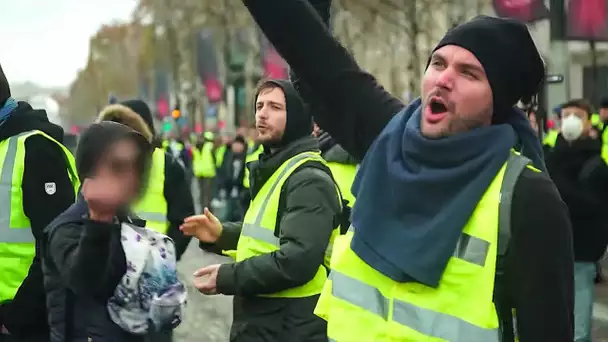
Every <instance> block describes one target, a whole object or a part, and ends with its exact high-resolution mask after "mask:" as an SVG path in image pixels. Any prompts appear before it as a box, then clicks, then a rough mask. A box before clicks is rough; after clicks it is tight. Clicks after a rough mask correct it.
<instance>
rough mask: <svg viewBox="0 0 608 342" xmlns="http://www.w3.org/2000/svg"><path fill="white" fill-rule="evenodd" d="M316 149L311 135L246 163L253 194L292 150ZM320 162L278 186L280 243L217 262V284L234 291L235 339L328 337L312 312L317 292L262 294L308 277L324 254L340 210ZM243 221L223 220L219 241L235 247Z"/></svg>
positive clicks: (227, 291)
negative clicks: (268, 249)
mask: <svg viewBox="0 0 608 342" xmlns="http://www.w3.org/2000/svg"><path fill="white" fill-rule="evenodd" d="M315 150H318V147H317V142H316V141H315V140H314V139H313V138H311V137H305V138H302V139H299V140H297V141H295V142H293V143H291V144H289V145H288V146H286V147H285V148H283V149H281V150H279V151H278V152H276V153H274V154H270V153H264V154H262V155H261V156H260V160H259V161H258V162H256V163H252V164H250V167H251V169H250V170H251V180H252V181H251V188H250V190H251V192H252V194H251V196H252V197H255V195H256V194H257V193H258V191H259V190H260V189H261V187H262V186H263V185H264V183H265V182H266V181H267V180H268V178H270V176H272V174H273V173H274V172H275V170H276V169H277V168H278V167H279V166H280V165H281V164H283V162H285V161H286V160H287V159H289V158H291V157H293V156H294V155H296V154H298V153H301V152H305V151H315ZM319 167H320V164H316V163H306V164H304V165H303V166H301V167H300V168H298V169H297V170H296V171H294V173H293V174H292V175H291V176H290V177H289V178H288V180H287V182H286V183H285V185H284V186H283V188H282V189H281V197H280V202H279V211H278V213H277V215H278V217H277V227H276V232H275V235H276V236H279V237H280V238H281V248H280V250H278V251H276V252H272V253H269V254H264V255H260V256H257V257H254V258H250V259H247V260H244V261H241V262H238V263H233V264H224V265H222V266H221V267H220V269H219V273H218V278H217V289H218V291H219V292H220V293H223V294H227V295H235V300H234V310H235V311H234V312H235V313H234V324H233V328H232V333H231V335H232V338H233V339H234V340H235V341H277V342H282V341H293V342H299V341H327V335H326V327H325V322H324V321H323V320H321V319H320V318H318V317H316V316H315V315H314V314H313V310H314V307H315V305H316V302H317V299H318V296H313V297H308V298H290V299H287V298H262V297H257V295H260V294H270V293H275V292H279V291H282V290H285V289H289V288H293V287H297V286H300V285H303V284H305V283H307V282H308V281H310V280H311V279H312V278H313V277H314V275H315V274H316V272H317V270H318V269H319V266H320V265H322V263H323V258H324V254H325V250H326V248H327V244H328V241H329V237H330V235H331V233H332V231H333V229H334V227H335V226H336V222H337V220H338V218H339V214H340V204H339V202H338V197H337V195H336V191H335V190H334V189H335V188H334V183H333V181H332V179H331V177H330V175H329V174H328V173H327V171H325V170H323V169H321V168H319ZM240 228H241V223H226V224H224V231H223V233H222V236H221V237H220V239H219V240H218V242H217V245H218V247H219V248H220V249H236V244H237V242H238V238H239V234H240Z"/></svg>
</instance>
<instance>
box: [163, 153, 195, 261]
mask: <svg viewBox="0 0 608 342" xmlns="http://www.w3.org/2000/svg"><path fill="white" fill-rule="evenodd" d="M164 192H165V199H166V200H167V219H168V220H169V230H168V231H167V235H168V236H169V237H170V238H171V239H173V242H174V243H175V252H176V256H177V260H180V258H181V257H182V255H183V254H184V252H185V251H186V249H187V248H188V244H189V243H190V240H191V238H190V237H189V236H186V235H184V234H183V233H182V232H181V231H180V230H179V226H180V225H181V224H182V223H183V222H184V219H185V218H186V217H189V216H192V215H194V202H193V200H192V192H191V191H190V184H188V179H187V178H186V172H185V170H184V168H183V167H182V166H181V165H180V164H179V163H178V162H177V161H176V160H175V159H174V158H173V157H172V156H171V155H169V154H167V153H165V184H164Z"/></svg>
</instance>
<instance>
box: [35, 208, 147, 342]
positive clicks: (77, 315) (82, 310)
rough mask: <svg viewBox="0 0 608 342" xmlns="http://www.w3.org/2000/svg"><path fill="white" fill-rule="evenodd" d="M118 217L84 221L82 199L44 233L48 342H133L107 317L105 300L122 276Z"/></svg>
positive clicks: (85, 212) (136, 341)
mask: <svg viewBox="0 0 608 342" xmlns="http://www.w3.org/2000/svg"><path fill="white" fill-rule="evenodd" d="M127 220H131V222H132V223H134V224H136V225H138V226H144V224H145V222H144V221H141V220H137V219H134V218H129V217H121V218H120V219H117V222H115V223H111V224H108V223H103V222H95V221H91V220H89V219H88V207H87V205H86V202H85V201H84V199H82V198H79V200H78V202H77V203H75V204H74V205H72V206H71V207H70V208H69V209H68V210H67V211H65V212H64V213H63V214H61V215H60V216H59V217H58V218H57V219H55V220H54V221H53V222H52V223H51V224H50V225H49V226H48V227H47V229H46V231H45V233H46V236H47V239H48V245H47V248H46V251H45V258H44V266H43V268H44V275H45V286H46V288H47V291H48V294H47V306H48V308H49V309H48V310H49V318H48V319H49V324H50V326H51V342H87V341H91V339H92V341H99V342H139V341H143V338H142V337H138V336H135V335H131V334H128V333H126V332H124V331H123V330H122V329H121V328H120V327H119V326H118V325H116V324H114V322H112V320H111V319H110V316H109V315H108V311H107V308H106V302H107V300H108V299H109V298H110V297H111V296H112V295H113V293H114V289H115V288H116V286H117V285H118V283H119V282H120V280H121V278H122V276H123V275H124V274H125V272H126V259H125V254H124V251H123V249H122V244H121V242H120V222H124V221H127Z"/></svg>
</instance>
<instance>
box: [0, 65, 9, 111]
mask: <svg viewBox="0 0 608 342" xmlns="http://www.w3.org/2000/svg"><path fill="white" fill-rule="evenodd" d="M9 97H11V88H9V86H8V80H7V79H6V76H5V75H4V71H2V66H1V65H0V106H2V105H4V102H5V101H6V99H8V98H9Z"/></svg>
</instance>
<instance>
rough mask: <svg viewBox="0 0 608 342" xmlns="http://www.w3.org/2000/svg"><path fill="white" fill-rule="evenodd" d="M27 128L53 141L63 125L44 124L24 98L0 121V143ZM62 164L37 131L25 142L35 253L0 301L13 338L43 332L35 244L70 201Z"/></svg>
mask: <svg viewBox="0 0 608 342" xmlns="http://www.w3.org/2000/svg"><path fill="white" fill-rule="evenodd" d="M31 130H40V131H43V132H45V133H46V134H48V135H50V136H51V137H53V138H54V139H55V140H57V141H59V142H62V141H63V129H62V128H61V127H59V126H57V125H54V124H52V123H51V122H49V120H48V118H47V115H46V112H45V111H44V110H34V109H32V107H31V106H30V105H29V104H27V103H26V102H19V105H18V107H17V108H16V109H15V111H14V112H13V113H12V114H11V116H10V117H9V118H8V119H7V120H6V121H5V122H4V123H3V124H2V125H0V141H2V140H5V139H8V138H9V137H12V136H15V135H17V134H19V133H23V132H28V131H31ZM66 165H67V164H66V162H65V156H64V153H63V151H62V150H61V148H60V147H59V146H57V144H56V143H55V142H52V141H50V140H48V139H46V138H45V137H43V136H40V135H36V136H32V137H30V138H28V139H27V140H26V143H25V170H24V173H23V185H22V190H23V209H24V212H25V214H26V215H27V217H28V218H29V219H30V222H31V228H32V233H33V235H34V237H35V239H36V255H35V257H34V260H33V262H32V265H31V266H30V270H29V273H28V276H27V278H25V280H24V281H23V283H22V284H21V287H20V288H19V290H18V291H17V294H16V295H15V297H14V298H13V300H12V301H10V302H5V303H0V326H1V325H4V326H5V327H6V328H7V329H8V330H9V332H11V334H13V335H16V336H24V338H25V336H29V335H32V334H34V335H42V336H48V332H47V331H48V324H47V312H46V306H45V290H44V285H43V276H42V269H41V261H40V245H41V241H42V238H43V229H44V227H46V226H47V225H48V224H49V223H50V222H51V221H52V220H53V219H54V218H55V217H57V215H59V214H60V213H62V212H63V211H64V210H66V209H67V208H68V207H69V206H70V205H71V204H72V203H74V187H73V185H72V182H71V180H70V177H69V175H68V172H67V166H66ZM47 183H54V184H55V188H56V191H55V193H53V194H48V193H46V191H45V184H47ZM0 281H1V280H0Z"/></svg>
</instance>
